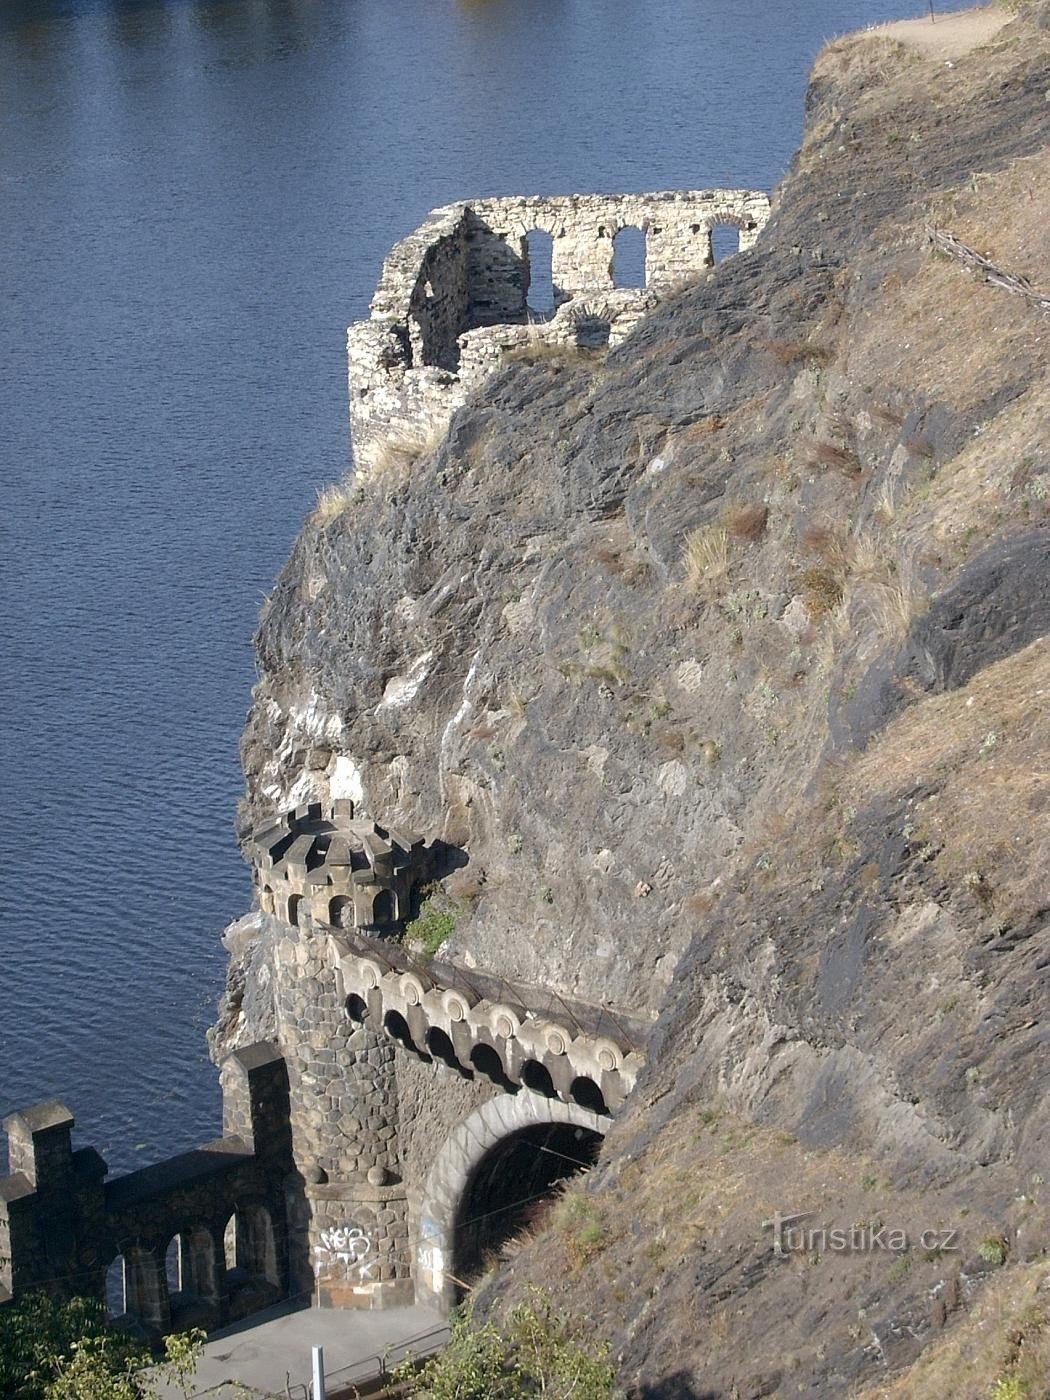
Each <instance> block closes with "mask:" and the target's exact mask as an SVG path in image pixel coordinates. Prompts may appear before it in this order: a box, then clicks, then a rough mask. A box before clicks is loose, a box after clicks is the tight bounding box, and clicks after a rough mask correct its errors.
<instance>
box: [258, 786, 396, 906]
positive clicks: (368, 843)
mask: <svg viewBox="0 0 1050 1400" xmlns="http://www.w3.org/2000/svg"><path fill="white" fill-rule="evenodd" d="M245 856H246V858H247V860H248V861H249V863H250V864H251V867H252V874H253V877H254V880H255V885H256V887H257V889H258V891H259V904H260V906H261V907H262V908H263V909H264V910H265V911H266V912H267V913H268V914H276V915H277V916H278V917H279V918H284V919H287V921H288V923H290V924H294V925H296V926H298V925H300V924H302V923H303V922H304V921H305V920H306V919H308V918H309V919H312V920H314V921H315V922H317V923H326V924H332V925H334V926H335V927H336V928H360V929H366V930H368V931H369V932H370V933H372V934H383V933H388V932H389V933H392V932H394V931H396V930H397V929H398V928H399V927H400V925H401V923H402V921H403V920H404V919H405V918H407V917H408V914H409V909H410V902H411V896H412V887H413V885H414V884H415V883H416V881H417V880H418V879H419V878H420V876H421V874H422V864H423V861H422V857H423V838H422V837H421V836H416V835H413V834H411V833H408V832H404V831H399V830H397V829H396V828H394V827H382V826H379V825H378V824H377V823H376V822H373V821H368V820H365V819H361V818H358V819H355V817H354V804H353V803H352V802H347V801H342V800H340V801H336V802H333V803H332V804H331V806H330V807H329V808H327V809H326V808H324V807H322V805H321V803H320V802H309V803H305V804H304V805H302V806H300V807H296V808H295V810H294V811H292V812H285V813H284V814H283V815H282V816H280V817H278V818H276V819H275V820H274V821H272V822H270V823H268V824H267V825H266V826H262V827H257V828H256V829H255V831H253V832H252V834H251V836H250V838H249V839H248V842H247V844H246V847H245Z"/></svg>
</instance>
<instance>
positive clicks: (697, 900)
mask: <svg viewBox="0 0 1050 1400" xmlns="http://www.w3.org/2000/svg"><path fill="white" fill-rule="evenodd" d="M717 903H718V899H717V897H716V896H715V895H713V894H711V893H710V891H708V890H702V891H701V892H700V893H699V894H691V895H690V896H689V897H688V899H683V900H682V913H683V914H691V915H692V916H693V917H694V918H701V917H702V916H703V915H704V914H710V912H711V910H712V909H713V908H714V907H715V905H716V904H717Z"/></svg>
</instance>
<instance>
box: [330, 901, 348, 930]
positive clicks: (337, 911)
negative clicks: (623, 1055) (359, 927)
mask: <svg viewBox="0 0 1050 1400" xmlns="http://www.w3.org/2000/svg"><path fill="white" fill-rule="evenodd" d="M328 922H329V923H330V924H331V925H332V926H333V928H353V926H354V901H353V900H352V899H351V897H350V896H349V895H348V894H337V895H336V897H335V898H334V899H332V900H329V902H328Z"/></svg>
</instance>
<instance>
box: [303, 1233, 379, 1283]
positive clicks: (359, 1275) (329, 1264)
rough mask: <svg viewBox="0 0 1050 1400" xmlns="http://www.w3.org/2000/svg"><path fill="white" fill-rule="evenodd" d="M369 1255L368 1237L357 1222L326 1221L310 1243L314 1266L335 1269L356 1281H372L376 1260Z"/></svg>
mask: <svg viewBox="0 0 1050 1400" xmlns="http://www.w3.org/2000/svg"><path fill="white" fill-rule="evenodd" d="M372 1255H373V1250H372V1240H371V1238H370V1237H369V1235H368V1234H367V1233H366V1232H365V1231H364V1230H362V1229H361V1228H360V1227H359V1226H357V1225H330V1226H329V1227H328V1229H327V1230H322V1231H321V1235H320V1243H319V1244H316V1245H314V1264H315V1268H316V1269H326V1270H332V1269H338V1270H340V1271H341V1272H342V1273H343V1274H344V1275H345V1277H347V1278H356V1279H357V1281H358V1282H359V1283H372V1282H373V1281H374V1279H375V1268H376V1265H377V1263H378V1262H379V1261H378V1260H377V1259H376V1258H374V1257H370V1256H372Z"/></svg>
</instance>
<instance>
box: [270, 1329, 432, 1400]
mask: <svg viewBox="0 0 1050 1400" xmlns="http://www.w3.org/2000/svg"><path fill="white" fill-rule="evenodd" d="M447 1340H448V1326H447V1325H446V1324H442V1325H441V1326H439V1327H431V1328H430V1329H429V1330H428V1331H426V1332H417V1333H416V1334H415V1335H414V1336H412V1337H407V1338H406V1339H405V1340H404V1341H403V1342H393V1343H391V1345H390V1346H388V1347H385V1348H384V1349H383V1350H382V1351H377V1352H373V1353H372V1354H371V1355H370V1356H362V1357H359V1358H358V1359H357V1360H356V1361H351V1362H349V1363H348V1364H347V1365H345V1366H337V1367H335V1369H334V1370H331V1371H329V1370H328V1369H327V1368H326V1369H325V1372H324V1384H325V1390H326V1392H327V1396H328V1400H335V1397H336V1396H337V1395H339V1394H340V1393H341V1392H342V1391H344V1390H347V1389H348V1388H349V1387H351V1386H353V1387H356V1388H358V1389H360V1388H361V1387H372V1386H375V1385H377V1384H379V1383H380V1382H381V1381H387V1380H390V1379H391V1377H392V1375H393V1373H394V1371H396V1370H397V1368H398V1366H400V1365H401V1364H402V1363H403V1362H405V1361H408V1360H412V1359H414V1358H416V1357H418V1358H420V1359H422V1358H423V1357H427V1356H432V1355H433V1354H434V1352H436V1351H439V1350H440V1349H441V1347H442V1346H444V1344H445V1342H446V1341H447ZM285 1396H286V1397H287V1400H314V1397H313V1386H312V1384H308V1383H306V1382H299V1381H297V1382H295V1383H294V1384H292V1383H288V1384H286V1386H285Z"/></svg>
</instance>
